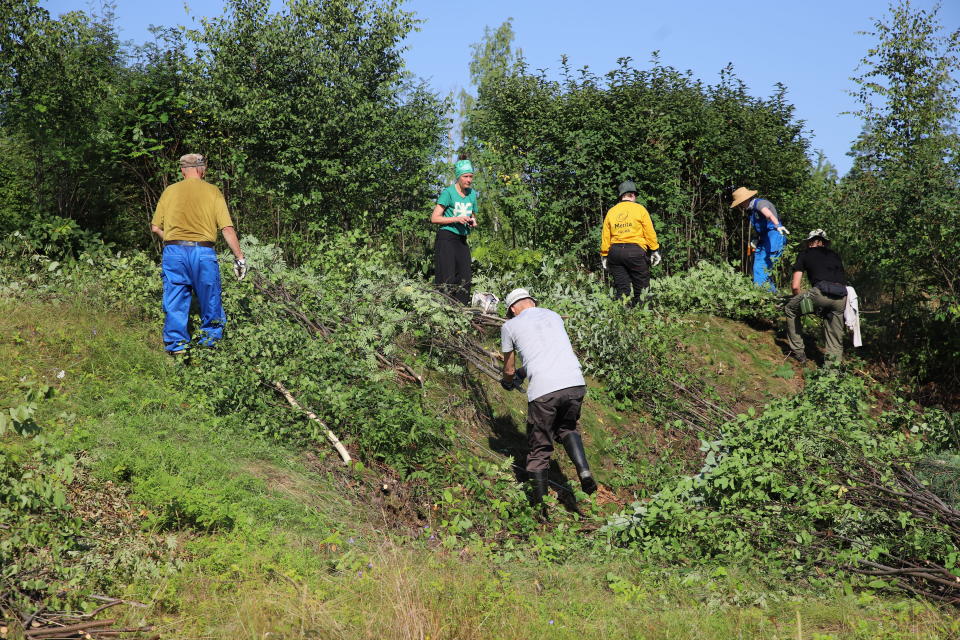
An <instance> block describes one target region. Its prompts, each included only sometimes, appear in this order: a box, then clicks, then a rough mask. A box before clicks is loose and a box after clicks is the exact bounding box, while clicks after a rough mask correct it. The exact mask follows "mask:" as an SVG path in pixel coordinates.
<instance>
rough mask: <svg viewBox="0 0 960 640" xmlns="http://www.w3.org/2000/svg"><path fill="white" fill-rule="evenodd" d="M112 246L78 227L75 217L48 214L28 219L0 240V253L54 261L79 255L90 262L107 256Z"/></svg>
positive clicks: (57, 261)
mask: <svg viewBox="0 0 960 640" xmlns="http://www.w3.org/2000/svg"><path fill="white" fill-rule="evenodd" d="M112 246H113V245H111V244H108V243H104V241H103V238H102V237H101V236H100V234H98V233H94V232H91V231H88V230H85V229H83V228H81V227H80V225H79V224H77V222H76V221H75V220H72V219H70V218H61V217H59V216H49V217H43V218H35V219H33V220H30V221H27V222H25V223H24V224H23V225H22V226H20V227H18V229H17V230H16V231H13V232H12V233H11V234H10V235H9V236H7V237H6V238H3V239H2V240H0V256H2V257H4V258H7V259H10V258H17V257H27V258H29V257H33V256H43V257H45V258H47V259H49V260H51V261H54V262H56V263H60V262H68V261H76V260H78V259H82V260H83V261H85V262H87V263H88V264H92V263H93V261H94V260H95V259H98V258H103V257H106V256H109V255H110V249H111V247H112ZM47 268H50V267H49V266H48V267H47Z"/></svg>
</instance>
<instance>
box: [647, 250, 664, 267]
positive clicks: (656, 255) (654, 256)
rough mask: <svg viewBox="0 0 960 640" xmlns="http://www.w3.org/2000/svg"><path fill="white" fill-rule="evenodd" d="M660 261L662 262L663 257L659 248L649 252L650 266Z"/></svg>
mask: <svg viewBox="0 0 960 640" xmlns="http://www.w3.org/2000/svg"><path fill="white" fill-rule="evenodd" d="M661 262H663V258H661V257H660V249H657V250H656V251H654V252H653V253H651V254H650V266H651V267H655V266H657V265H658V264H660V263H661Z"/></svg>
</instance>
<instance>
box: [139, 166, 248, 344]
mask: <svg viewBox="0 0 960 640" xmlns="http://www.w3.org/2000/svg"><path fill="white" fill-rule="evenodd" d="M206 170H207V160H206V158H204V157H203V156H202V155H200V154H199V153H188V154H187V155H185V156H182V157H181V158H180V172H181V173H182V174H183V180H181V181H180V182H177V183H176V184H172V185H170V186H169V187H167V188H166V189H164V190H163V194H161V195H160V201H159V202H158V203H157V210H156V212H155V213H154V214H153V221H152V222H151V223H150V230H151V231H153V233H155V234H157V235H158V236H160V239H161V240H162V241H163V261H162V263H161V264H162V269H163V312H164V322H163V343H164V346H165V348H166V350H167V352H168V353H171V354H174V355H177V354H182V353H184V352H185V351H186V350H187V349H188V348H189V346H190V333H189V332H188V330H187V319H188V317H189V315H190V301H191V296H192V294H196V296H197V302H198V303H199V305H200V336H199V344H201V345H203V346H207V347H209V346H213V345H214V344H215V343H216V342H217V341H218V340H220V339H221V338H222V337H223V327H224V326H225V325H226V323H227V316H226V314H225V313H224V311H223V303H222V301H221V299H220V263H219V262H218V260H217V252H216V251H215V250H214V243H215V241H216V239H217V229H220V232H221V233H222V234H223V239H224V240H226V241H227V245H228V246H229V247H230V250H231V251H232V252H233V255H234V258H235V260H234V262H233V272H234V274H235V275H236V276H237V279H238V280H242V279H243V277H244V276H245V275H246V274H247V264H246V261H245V260H244V258H243V251H241V250H240V242H239V240H237V232H236V230H235V229H234V228H233V221H232V220H231V219H230V212H229V211H227V202H226V200H224V199H223V194H222V193H221V192H220V189H218V188H217V187H215V186H213V185H212V184H210V183H208V182H205V181H204V179H203V176H204V174H205V173H206Z"/></svg>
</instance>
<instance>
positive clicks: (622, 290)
mask: <svg viewBox="0 0 960 640" xmlns="http://www.w3.org/2000/svg"><path fill="white" fill-rule="evenodd" d="M607 269H609V270H610V275H611V276H613V286H614V288H615V289H616V290H617V297H618V298H626V297H627V296H629V295H630V285H631V284H632V285H633V300H632V301H631V302H630V304H631V305H635V304H637V302H638V301H639V300H640V294H641V293H643V290H644V289H646V288H647V287H649V286H650V261H649V260H648V258H647V252H646V251H645V250H644V249H643V247H641V246H640V245H638V244H632V243H628V244H613V245H610V251H608V252H607Z"/></svg>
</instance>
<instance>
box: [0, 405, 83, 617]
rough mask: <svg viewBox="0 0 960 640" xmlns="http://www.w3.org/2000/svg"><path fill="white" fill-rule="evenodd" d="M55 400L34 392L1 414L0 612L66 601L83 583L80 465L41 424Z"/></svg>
mask: <svg viewBox="0 0 960 640" xmlns="http://www.w3.org/2000/svg"><path fill="white" fill-rule="evenodd" d="M51 394H52V389H51V388H50V387H47V386H36V387H32V388H28V389H27V391H26V394H25V395H26V397H25V399H24V402H22V403H21V404H18V405H16V406H14V407H10V408H8V409H5V410H4V411H3V413H0V523H3V526H0V608H4V607H5V606H14V607H19V608H23V609H29V608H30V605H31V603H32V602H33V601H36V600H49V601H52V602H53V603H65V602H66V600H64V598H63V596H62V594H61V590H62V589H63V588H64V587H70V586H75V585H77V584H78V583H80V582H81V580H82V572H81V571H80V570H79V569H78V568H75V567H72V568H71V567H70V566H69V565H70V564H72V563H70V560H71V558H74V557H76V556H77V554H78V553H79V552H80V551H81V550H82V549H83V546H84V543H83V540H82V536H81V533H82V523H81V522H80V520H79V519H77V518H76V517H74V516H73V515H72V514H71V510H70V506H69V505H68V503H67V485H68V484H69V483H70V482H71V481H72V480H73V470H74V465H75V462H76V461H75V459H74V457H73V456H72V455H70V454H69V453H67V452H66V451H65V450H64V449H63V448H61V447H60V446H59V445H58V444H57V443H56V442H55V441H54V440H52V439H50V438H49V437H48V436H47V434H45V433H44V431H43V429H41V428H40V425H38V424H37V422H36V421H35V419H34V416H35V414H36V411H37V407H38V405H39V403H40V402H42V401H43V400H45V399H46V398H48V397H50V395H51Z"/></svg>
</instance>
